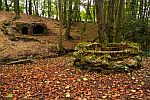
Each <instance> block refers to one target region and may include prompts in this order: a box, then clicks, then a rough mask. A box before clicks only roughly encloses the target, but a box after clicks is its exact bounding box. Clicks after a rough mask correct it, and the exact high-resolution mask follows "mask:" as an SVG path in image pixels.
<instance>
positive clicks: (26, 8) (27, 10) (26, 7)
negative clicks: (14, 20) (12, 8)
mask: <svg viewBox="0 0 150 100" xmlns="http://www.w3.org/2000/svg"><path fill="white" fill-rule="evenodd" d="M26 14H28V0H26Z"/></svg>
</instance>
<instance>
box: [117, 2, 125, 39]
mask: <svg viewBox="0 0 150 100" xmlns="http://www.w3.org/2000/svg"><path fill="white" fill-rule="evenodd" d="M123 15H124V0H120V4H119V11H118V21H117V30H116V42H121V40H122V38H121V36H122V35H123V34H122V23H123V21H122V20H123Z"/></svg>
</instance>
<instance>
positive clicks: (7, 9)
mask: <svg viewBox="0 0 150 100" xmlns="http://www.w3.org/2000/svg"><path fill="white" fill-rule="evenodd" d="M4 1H5V6H6V11H9V6H8V3H7V0H4Z"/></svg>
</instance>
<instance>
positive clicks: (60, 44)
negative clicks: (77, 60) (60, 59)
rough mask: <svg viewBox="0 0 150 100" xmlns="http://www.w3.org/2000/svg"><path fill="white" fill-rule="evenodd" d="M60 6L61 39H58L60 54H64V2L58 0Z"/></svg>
mask: <svg viewBox="0 0 150 100" xmlns="http://www.w3.org/2000/svg"><path fill="white" fill-rule="evenodd" d="M58 4H59V5H58V6H59V39H58V49H59V52H62V51H63V50H64V47H63V43H62V32H63V20H62V19H63V18H62V17H63V16H62V11H63V0H58Z"/></svg>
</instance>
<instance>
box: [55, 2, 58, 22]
mask: <svg viewBox="0 0 150 100" xmlns="http://www.w3.org/2000/svg"><path fill="white" fill-rule="evenodd" d="M55 6H56V20H58V3H57V0H55Z"/></svg>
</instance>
